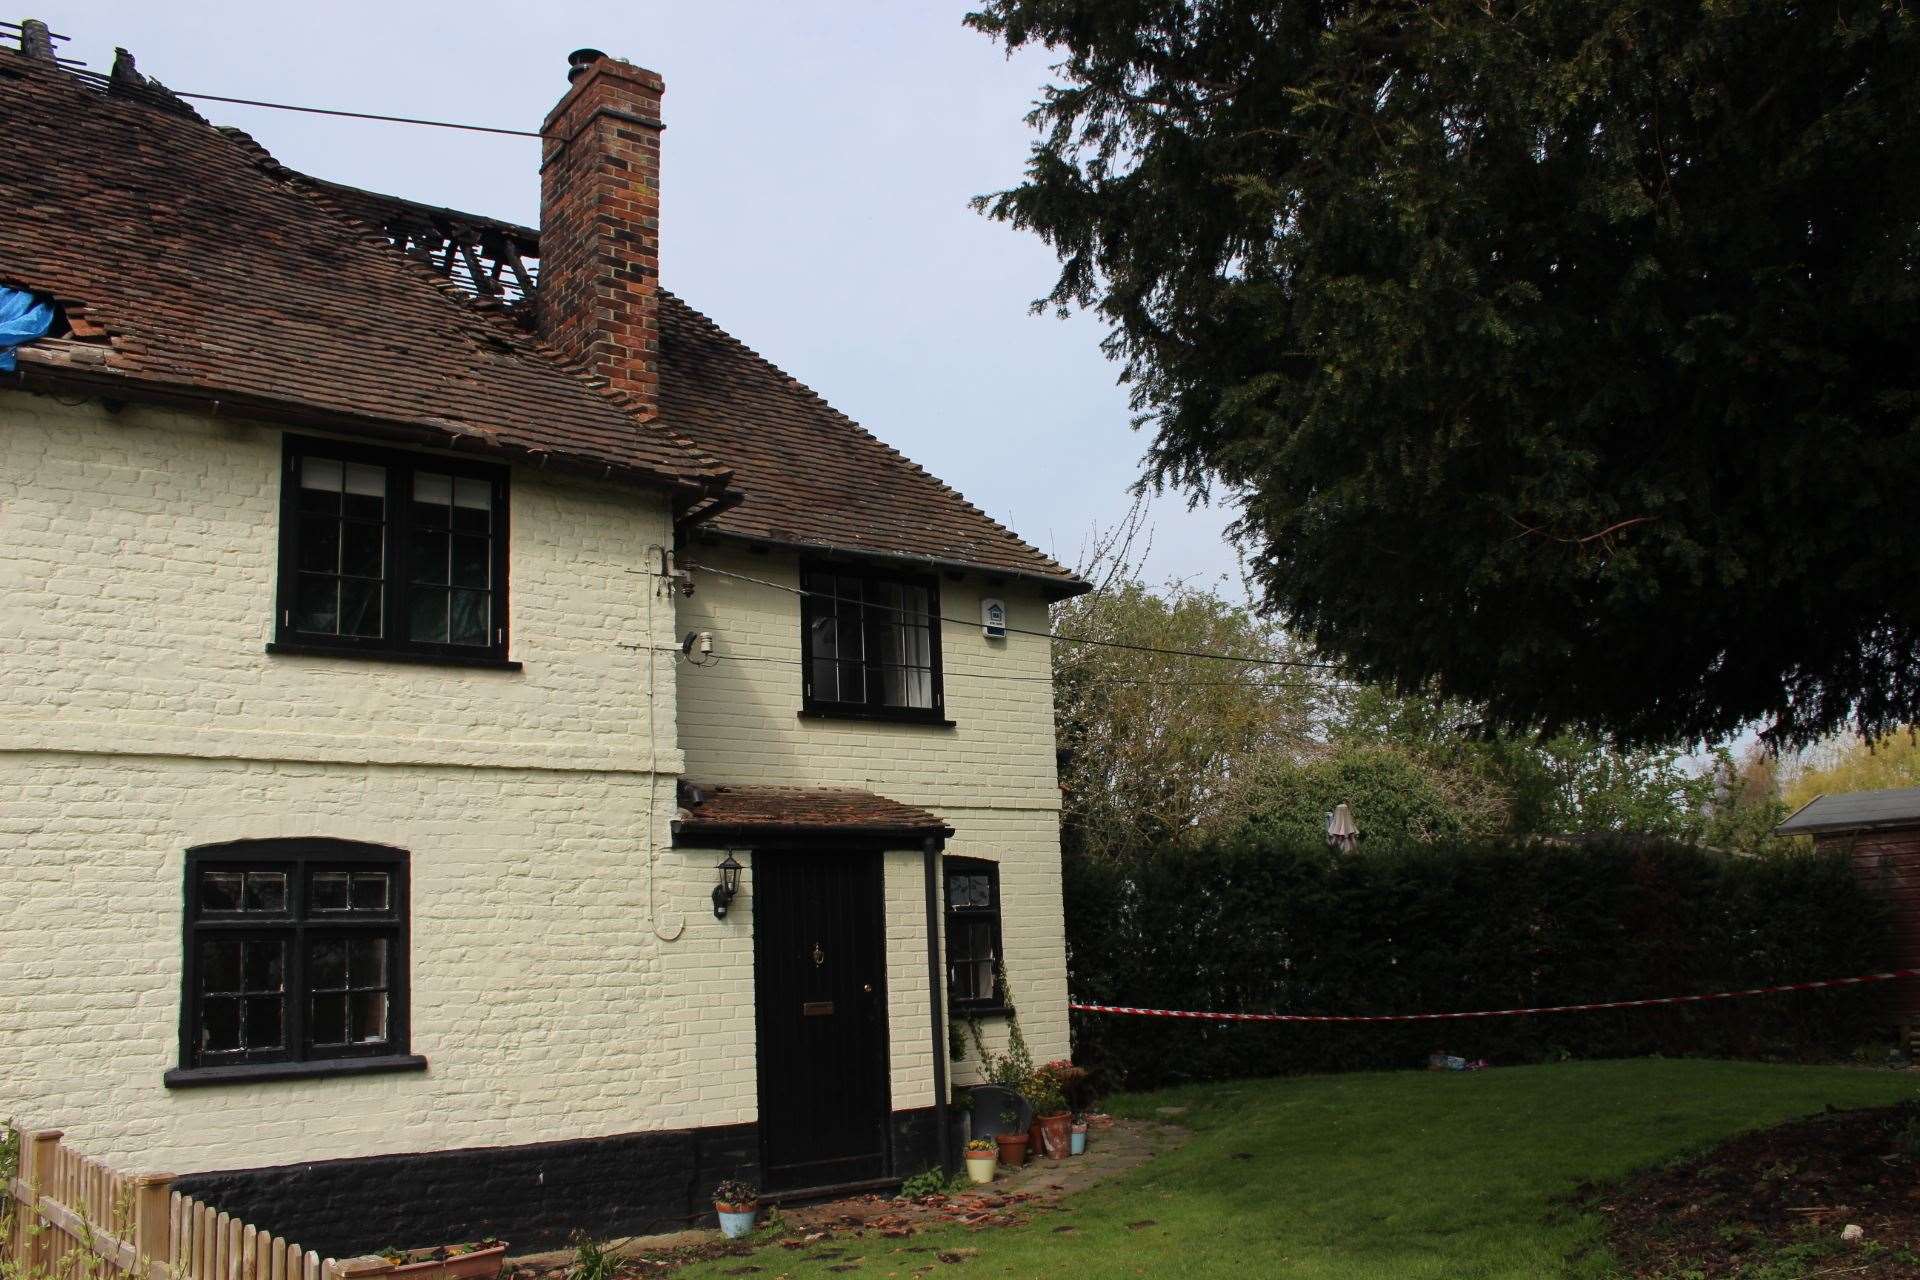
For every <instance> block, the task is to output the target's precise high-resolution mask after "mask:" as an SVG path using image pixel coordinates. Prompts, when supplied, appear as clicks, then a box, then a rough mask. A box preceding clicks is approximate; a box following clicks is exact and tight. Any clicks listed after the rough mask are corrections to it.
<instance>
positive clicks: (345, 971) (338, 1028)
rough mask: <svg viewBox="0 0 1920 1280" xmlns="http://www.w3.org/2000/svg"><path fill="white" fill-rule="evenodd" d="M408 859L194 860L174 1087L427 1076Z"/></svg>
mask: <svg viewBox="0 0 1920 1280" xmlns="http://www.w3.org/2000/svg"><path fill="white" fill-rule="evenodd" d="M407 900H408V890H407V855H406V853H405V851H403V850H399V849H392V848H388V847H387V846H384V845H371V844H362V843H359V842H357V841H347V840H328V839H300V840H242V841H235V842H233V843H230V844H222V845H206V846H202V847H200V848H197V849H192V850H189V851H188V853H187V873H186V913H185V926H184V934H185V937H184V939H183V943H184V951H185V956H184V964H183V966H182V971H183V974H184V978H185V982H184V990H183V991H182V993H181V1020H180V1067H179V1069H178V1070H177V1071H174V1072H171V1073H169V1077H168V1083H170V1084H191V1083H196V1082H199V1081H202V1080H206V1079H208V1078H210V1077H211V1078H236V1079H244V1078H256V1077H258V1076H260V1075H262V1074H273V1075H293V1074H323V1073H333V1072H339V1071H343V1070H348V1071H351V1070H374V1069H388V1070H393V1069H408V1068H417V1067H418V1066H421V1065H424V1064H423V1063H422V1062H421V1061H420V1060H419V1059H417V1058H413V1057H411V1055H409V1053H408V1047H407V1012H408V1010H407V989H408V982H407V977H408V974H407V916H408V911H407Z"/></svg>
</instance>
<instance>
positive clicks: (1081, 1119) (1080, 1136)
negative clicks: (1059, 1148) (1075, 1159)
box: [1069, 1116, 1087, 1156]
mask: <svg viewBox="0 0 1920 1280" xmlns="http://www.w3.org/2000/svg"><path fill="white" fill-rule="evenodd" d="M1069 1149H1070V1150H1071V1151H1072V1153H1073V1154H1074V1155H1076V1156H1083V1155H1085V1154H1087V1120H1086V1117H1085V1116H1075V1117H1074V1118H1073V1145H1072V1147H1071V1148H1069Z"/></svg>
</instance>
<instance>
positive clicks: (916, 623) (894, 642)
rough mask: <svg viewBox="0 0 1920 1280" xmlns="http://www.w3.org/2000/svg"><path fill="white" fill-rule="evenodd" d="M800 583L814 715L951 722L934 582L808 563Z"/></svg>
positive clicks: (806, 679)
mask: <svg viewBox="0 0 1920 1280" xmlns="http://www.w3.org/2000/svg"><path fill="white" fill-rule="evenodd" d="M800 580H801V587H802V595H801V600H800V620H801V632H802V635H803V637H804V644H803V653H802V655H801V657H802V672H803V674H802V677H801V680H802V695H803V707H804V710H805V711H806V712H807V713H808V714H809V715H819V716H847V717H853V718H859V719H875V720H905V721H920V722H924V723H934V724H943V723H945V722H946V705H945V699H944V695H943V693H942V690H941V681H940V590H939V586H938V584H937V583H936V581H935V580H934V579H933V578H930V577H909V576H901V575H893V574H881V573H872V572H867V571H864V570H858V569H853V568H847V567H842V566H837V565H836V566H825V565H806V566H803V567H802V570H801V577H800Z"/></svg>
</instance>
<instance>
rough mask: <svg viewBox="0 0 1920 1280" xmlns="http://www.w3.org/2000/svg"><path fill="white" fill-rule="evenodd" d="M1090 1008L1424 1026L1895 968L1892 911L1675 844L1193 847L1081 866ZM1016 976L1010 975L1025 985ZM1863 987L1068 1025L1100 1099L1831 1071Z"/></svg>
mask: <svg viewBox="0 0 1920 1280" xmlns="http://www.w3.org/2000/svg"><path fill="white" fill-rule="evenodd" d="M1066 912H1067V944H1068V967H1069V976H1070V982H1071V989H1072V992H1073V995H1074V998H1075V999H1076V1000H1078V1001H1083V1002H1089V1003H1098V1004H1127V1005H1144V1006H1150V1007H1156V1008H1174V1009H1204V1010H1232V1011H1246V1012H1269V1011H1270V1012H1280V1013H1419V1012H1432V1011H1451V1010H1471V1009H1500V1008H1512V1007H1519V1006H1537V1005H1556V1004H1575V1003H1583V1002H1589V1001H1600V1000H1612V999H1630V998H1636V997H1643V996H1664V995H1680V994H1687V993H1694V992H1710V991H1721V990H1730V989H1737V988H1744V987H1753V986H1764V985H1771V984H1775V983H1783V982H1796V981H1803V980H1808V979H1815V978H1833V977H1844V976H1850V975H1854V974H1862V973H1869V972H1873V971H1876V970H1880V969H1883V968H1886V967H1888V966H1889V959H1888V957H1889V955H1890V954H1891V942H1890V930H1889V925H1888V920H1887V914H1886V911H1885V909H1884V908H1883V907H1882V906H1881V905H1880V904H1879V903H1878V902H1877V901H1876V900H1875V899H1874V898H1873V897H1872V896H1871V895H1869V894H1868V893H1867V892H1866V891H1865V890H1863V889H1862V888H1861V886H1860V885H1859V883H1858V882H1857V881H1856V880H1855V878H1854V876H1853V875H1852V874H1851V873H1850V871H1849V869H1848V867H1847V864H1846V862H1845V860H1844V858H1841V857H1838V856H1835V855H1822V854H1800V855H1792V856H1782V857H1776V858H1768V859H1764V860H1761V859H1739V858H1731V857H1727V856H1725V855H1722V854H1719V853H1715V852H1713V851H1709V850H1703V849H1698V848H1693V847H1689V846H1685V845H1667V844H1651V843H1640V844H1615V845H1607V846H1588V847H1565V846H1556V845H1552V844H1541V843H1526V844H1515V843H1505V844H1480V845H1470V846H1467V845H1461V846H1446V847H1433V846H1426V847H1420V848H1416V849H1410V850H1379V849H1375V850H1366V851H1363V852H1360V853H1356V854H1334V853H1332V852H1330V851H1329V850H1327V849H1326V847H1325V846H1324V845H1323V844H1319V843H1318V842H1315V843H1314V844H1311V845H1303V846H1298V847H1288V846H1286V845H1276V844H1274V843H1271V842H1240V843H1224V844H1209V845H1201V846H1199V847H1188V846H1182V847H1179V848H1169V849H1165V850H1160V851H1157V852H1153V853H1149V854H1146V855H1143V856H1140V857H1137V858H1134V859H1131V860H1128V861H1124V862H1120V861H1092V860H1088V859H1083V858H1075V859H1069V860H1068V863H1067V866H1066ZM1016 982H1017V978H1016ZM1882 998H1884V997H1883V993H1882V992H1881V991H1879V990H1878V989H1876V988H1872V987H1867V988H1852V989H1839V990H1829V991H1818V992H1804V993H1794V994H1787V995H1774V996H1760V997H1754V998H1750V999H1743V1000H1733V1001H1720V1002H1713V1003H1707V1004H1698V1005H1679V1006H1667V1007H1659V1008H1642V1009H1627V1010H1617V1011H1608V1012H1598V1013H1565V1014H1550V1015H1544V1016H1533V1017H1523V1018H1498V1019H1486V1020H1473V1021H1462V1022H1441V1023H1389V1024H1379V1025H1371V1026H1340V1025H1303V1024H1266V1025H1261V1024H1244V1023H1243V1024H1228V1023H1205V1022H1191V1021H1175V1020H1170V1019H1154V1018H1135V1017H1118V1016H1113V1015H1106V1014H1082V1013H1076V1014H1074V1015H1073V1024H1074V1025H1073V1030H1074V1046H1075V1054H1076V1058H1077V1059H1078V1060H1080V1061H1081V1062H1082V1063H1084V1064H1086V1065H1089V1066H1092V1067H1094V1068H1095V1069H1096V1070H1098V1071H1100V1072H1101V1074H1102V1076H1103V1078H1104V1082H1105V1083H1106V1084H1108V1085H1110V1086H1116V1087H1117V1086H1122V1085H1124V1086H1127V1087H1134V1088H1144V1087H1152V1086H1156V1085H1162V1084H1169V1083H1175V1082H1179V1081H1184V1080H1205V1079H1220V1078H1225V1077H1232V1076H1248V1075H1268V1074H1278V1073H1290V1072H1320V1071H1341V1070H1354V1069H1362V1068H1392V1067H1407V1066H1413V1065H1419V1064H1422V1063H1424V1061H1425V1059H1426V1057H1427V1055H1428V1054H1429V1053H1431V1052H1433V1051H1435V1050H1444V1051H1445V1052H1447V1053H1450V1054H1457V1055H1460V1056H1463V1057H1466V1058H1470V1059H1471V1058H1486V1059H1489V1060H1491V1061H1493V1062H1496V1063H1510V1062H1526V1061H1544V1060H1552V1059H1556V1058H1561V1057H1568V1056H1572V1057H1582V1058H1590V1057H1620V1056H1635V1055H1644V1054H1666V1055H1675V1056H1678V1055H1683V1054H1706V1055H1716V1056H1762V1057H1788V1058H1822V1057H1835V1056H1840V1055H1844V1054H1845V1053H1847V1052H1850V1051H1852V1050H1853V1049H1855V1048H1856V1047H1858V1046H1861V1045H1864V1044H1867V1043H1869V1042H1871V1041H1872V1040H1873V1039H1874V1038H1875V1037H1876V1036H1877V1035H1879V1034H1880V1031H1881V1028H1880V1027H1879V1025H1878V1024H1879V1021H1880V1020H1879V1018H1878V1017H1877V1016H1876V1010H1877V1008H1878V1003H1879V1000H1880V999H1882Z"/></svg>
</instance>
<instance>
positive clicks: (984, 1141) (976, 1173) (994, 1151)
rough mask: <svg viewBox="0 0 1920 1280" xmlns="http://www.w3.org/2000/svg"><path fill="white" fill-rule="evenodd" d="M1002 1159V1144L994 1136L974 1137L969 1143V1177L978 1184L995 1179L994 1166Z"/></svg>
mask: <svg viewBox="0 0 1920 1280" xmlns="http://www.w3.org/2000/svg"><path fill="white" fill-rule="evenodd" d="M999 1159H1000V1144H999V1143H997V1142H995V1141H994V1140H993V1139H992V1138H974V1139H971V1140H970V1141H969V1142H968V1143H967V1177H968V1178H969V1179H971V1180H972V1181H973V1183H974V1184H975V1185H976V1186H985V1185H986V1184H987V1183H989V1182H992V1181H993V1166H994V1165H995V1163H997V1162H998V1161H999Z"/></svg>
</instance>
